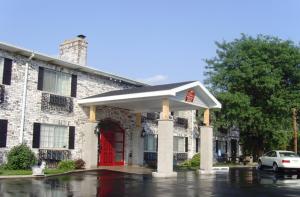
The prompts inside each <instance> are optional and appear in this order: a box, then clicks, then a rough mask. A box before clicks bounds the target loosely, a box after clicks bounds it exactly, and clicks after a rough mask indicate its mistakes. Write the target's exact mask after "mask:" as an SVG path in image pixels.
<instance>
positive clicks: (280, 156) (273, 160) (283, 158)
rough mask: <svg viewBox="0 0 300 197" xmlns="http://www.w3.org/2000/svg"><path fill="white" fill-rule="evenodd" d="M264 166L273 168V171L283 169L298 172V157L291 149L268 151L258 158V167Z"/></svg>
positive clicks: (299, 165) (299, 162) (299, 170)
mask: <svg viewBox="0 0 300 197" xmlns="http://www.w3.org/2000/svg"><path fill="white" fill-rule="evenodd" d="M265 167H269V168H273V171H274V172H278V171H279V170H283V169H288V170H297V171H298V172H300V157H299V156H298V155H297V154H296V153H294V152H292V151H281V150H274V151H270V152H267V153H266V154H264V155H263V156H262V157H260V158H259V159H258V169H261V170H262V169H263V168H265Z"/></svg>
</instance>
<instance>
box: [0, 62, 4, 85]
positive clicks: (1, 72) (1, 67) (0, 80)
mask: <svg viewBox="0 0 300 197" xmlns="http://www.w3.org/2000/svg"><path fill="white" fill-rule="evenodd" d="M4 61H5V58H4V57H0V84H3V77H4Z"/></svg>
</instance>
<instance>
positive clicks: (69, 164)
mask: <svg viewBox="0 0 300 197" xmlns="http://www.w3.org/2000/svg"><path fill="white" fill-rule="evenodd" d="M57 167H58V169H61V170H74V169H75V162H74V161H73V160H64V161H61V162H59V164H58V166H57Z"/></svg>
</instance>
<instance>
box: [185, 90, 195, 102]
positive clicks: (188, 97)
mask: <svg viewBox="0 0 300 197" xmlns="http://www.w3.org/2000/svg"><path fill="white" fill-rule="evenodd" d="M195 95H196V93H195V91H194V90H189V91H188V92H187V94H186V97H185V101H186V102H189V103H192V102H194V99H195Z"/></svg>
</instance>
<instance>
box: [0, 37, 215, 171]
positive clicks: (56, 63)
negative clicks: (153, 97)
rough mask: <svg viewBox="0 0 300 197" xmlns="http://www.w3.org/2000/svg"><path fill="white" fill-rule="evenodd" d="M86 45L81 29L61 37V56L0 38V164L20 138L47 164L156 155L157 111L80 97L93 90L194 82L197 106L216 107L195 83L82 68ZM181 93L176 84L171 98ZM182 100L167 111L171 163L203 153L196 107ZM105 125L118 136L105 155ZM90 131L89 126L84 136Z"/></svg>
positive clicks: (147, 159) (135, 160)
mask: <svg viewBox="0 0 300 197" xmlns="http://www.w3.org/2000/svg"><path fill="white" fill-rule="evenodd" d="M87 46H88V43H87V40H86V39H85V36H83V35H79V36H77V37H76V38H74V39H70V40H66V41H64V42H63V43H62V44H61V45H60V48H59V51H60V57H59V58H56V57H51V56H48V55H44V54H42V53H37V52H33V51H31V50H27V49H23V48H20V47H16V46H13V45H10V44H5V43H0V163H3V162H5V159H6V157H5V155H6V153H7V151H8V150H10V149H11V148H12V147H13V146H16V145H18V144H20V143H25V144H27V145H28V146H30V147H32V149H33V150H34V152H35V153H36V154H37V155H38V157H39V158H40V159H43V160H46V161H48V163H49V165H50V164H53V165H55V164H56V163H57V162H59V161H60V160H62V159H77V158H83V159H86V160H88V161H87V165H88V166H89V167H95V166H97V165H101V164H103V165H105V163H103V161H104V160H105V159H106V158H107V157H112V156H113V157H114V158H113V162H111V163H110V164H111V165H126V164H135V165H143V164H147V163H151V162H153V161H156V160H157V154H156V155H155V152H157V132H158V127H159V125H158V122H157V119H159V118H160V113H159V112H160V111H161V110H160V109H158V111H157V112H158V113H157V112H155V111H153V110H149V111H139V113H136V112H133V111H132V110H130V109H129V108H128V107H126V106H122V105H121V104H120V105H118V104H114V105H110V104H103V105H101V106H100V105H89V104H86V103H84V101H85V100H86V99H88V98H91V97H93V96H95V95H101V94H104V93H109V92H113V91H115V90H129V89H133V90H135V89H139V88H145V87H148V89H149V87H150V89H151V88H162V87H166V88H167V87H173V89H176V88H177V89H178V88H179V89H180V88H181V87H183V88H184V87H188V86H189V85H190V84H192V85H195V86H197V88H198V89H197V91H198V90H199V92H201V93H203V95H204V97H203V98H198V97H197V95H196V98H198V100H197V102H198V103H199V106H201V107H203V108H208V107H207V106H208V104H209V105H211V106H212V108H214V107H217V108H218V107H220V105H219V103H218V102H217V101H216V100H215V99H214V98H213V96H212V95H211V94H210V93H209V92H208V91H207V90H206V89H205V88H204V86H202V85H201V84H199V85H198V82H197V83H195V82H185V83H178V84H175V85H174V84H169V85H167V86H157V87H154V86H149V85H147V84H144V83H141V82H138V81H135V80H131V79H127V78H124V77H121V76H117V75H113V74H109V73H106V72H103V71H100V70H97V69H93V68H91V67H89V66H87ZM191 87H192V86H191ZM167 90H169V89H165V90H164V91H167ZM170 90H171V89H170ZM181 94H185V92H184V91H183V90H181V92H179V93H178V96H177V95H176V96H177V97H178V98H179V97H183V96H185V95H181ZM194 94H195V93H194ZM199 94H200V93H199ZM104 95H105V94H104ZM194 96H195V95H194ZM149 98H150V97H149ZM81 101H82V102H81ZM178 103H180V102H177V104H178ZM183 103H185V104H187V103H186V102H185V101H184V102H183ZM146 104H149V105H150V103H146ZM173 104H174V103H172V102H171V104H170V105H173ZM178 106H179V104H178ZM187 106H188V105H186V106H184V105H182V106H181V107H186V108H179V107H178V108H176V109H184V111H180V110H177V111H174V112H172V114H169V115H170V117H171V119H174V130H173V135H174V140H172V141H173V145H172V146H173V148H172V149H174V155H173V157H174V158H175V160H174V162H180V161H182V160H185V159H187V158H191V157H192V156H193V155H194V154H195V153H196V152H199V151H200V149H199V147H200V141H199V138H197V136H198V137H199V134H197V133H199V131H198V130H199V129H198V127H197V125H196V124H195V115H196V110H195V109H196V108H195V106H196V105H195V106H194V107H190V108H189V107H187ZM189 106H192V104H190V105H189ZM143 107H144V108H145V106H143ZM91 117H93V118H94V122H93V121H91ZM138 121H140V122H141V123H137V122H138ZM91 122H93V124H90V123H91ZM103 126H104V127H105V128H110V127H111V128H114V129H115V130H116V132H115V133H118V132H119V133H120V135H119V136H118V135H117V134H116V135H115V138H116V139H115V141H114V143H116V144H115V147H112V148H113V149H111V151H113V153H111V155H110V156H107V155H105V154H104V153H103V152H105V151H104V150H103V148H105V146H104V144H105V142H102V141H101V139H100V136H101V135H100V133H101V131H103V128H102V127H103ZM87 129H90V130H92V131H93V132H89V133H88V134H87ZM97 136H98V137H97ZM118 137H119V138H118ZM117 138H118V139H117ZM89 140H91V141H89ZM101 142H102V143H103V144H101ZM92 146H94V149H95V146H96V147H97V153H95V154H90V151H89V150H90V149H91V147H92ZM101 151H102V153H101ZM110 159H111V158H110ZM106 164H109V162H108V163H106Z"/></svg>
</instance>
